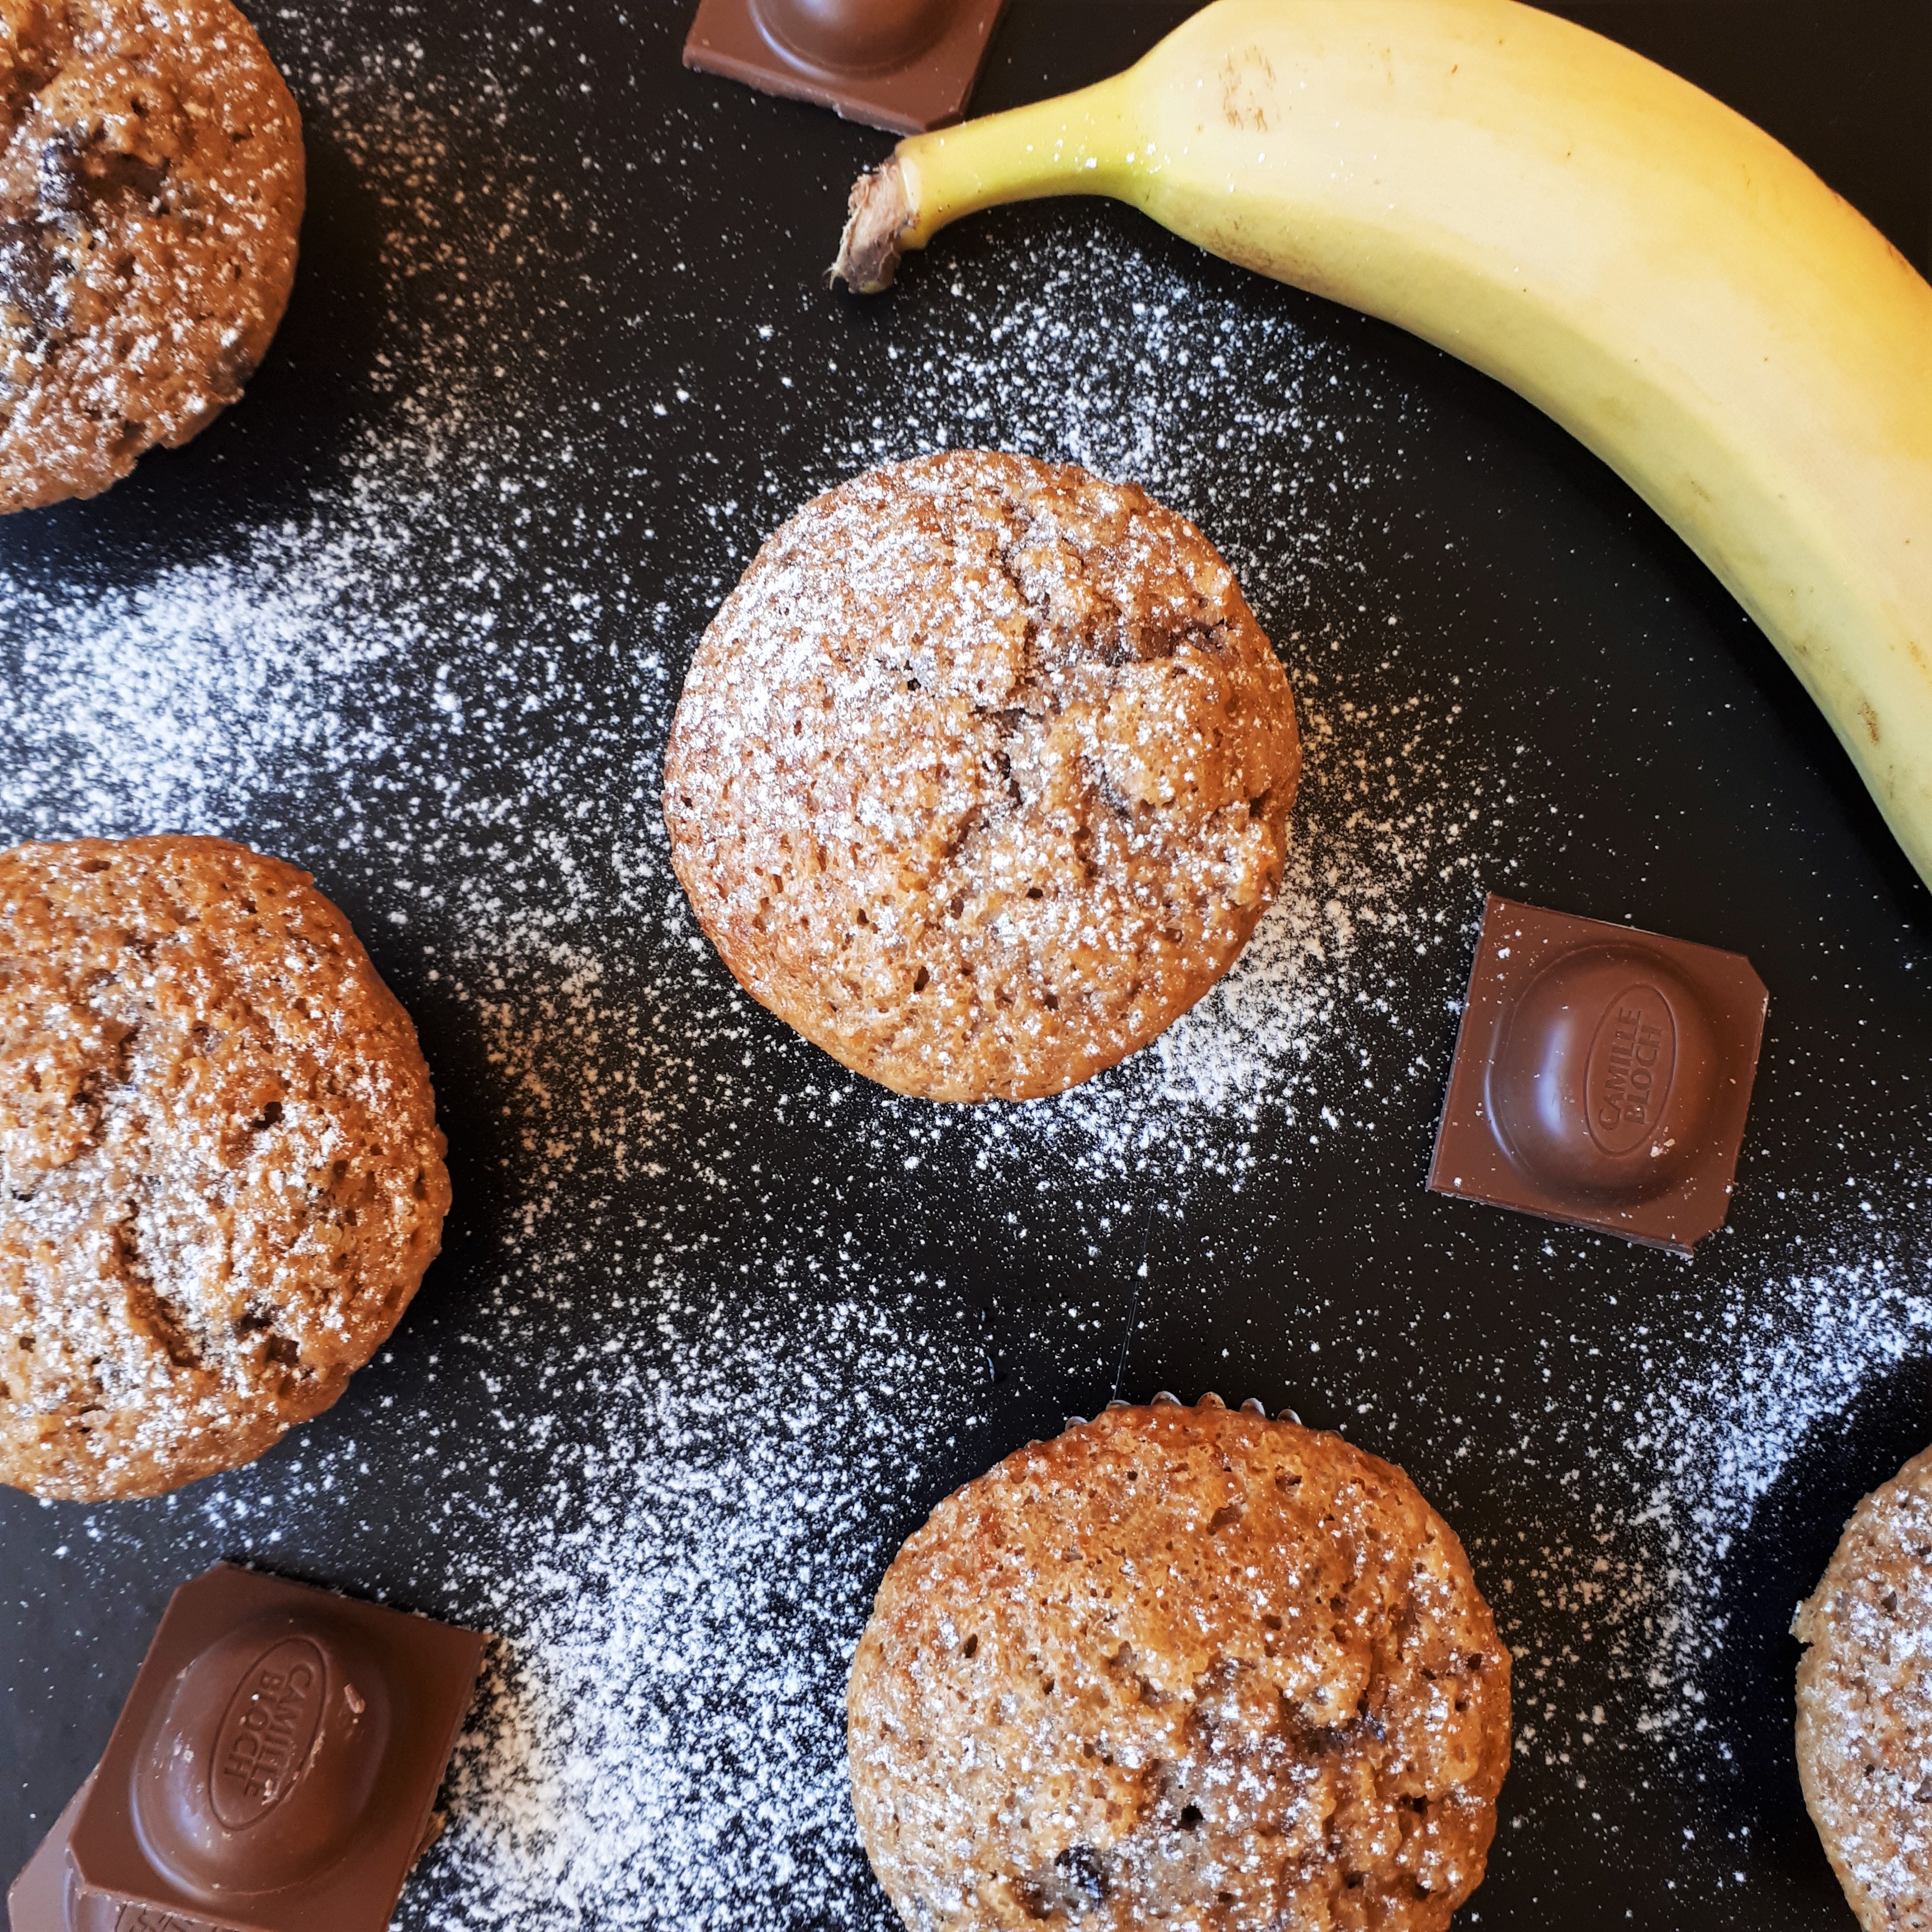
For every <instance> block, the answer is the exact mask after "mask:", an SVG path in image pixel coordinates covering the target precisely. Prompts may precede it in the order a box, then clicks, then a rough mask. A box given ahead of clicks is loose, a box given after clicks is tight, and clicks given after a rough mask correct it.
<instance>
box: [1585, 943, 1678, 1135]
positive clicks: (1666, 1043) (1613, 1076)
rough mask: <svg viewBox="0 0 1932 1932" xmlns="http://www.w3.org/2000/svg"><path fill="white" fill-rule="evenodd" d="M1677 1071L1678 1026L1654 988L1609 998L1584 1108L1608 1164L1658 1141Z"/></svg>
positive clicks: (1640, 984)
mask: <svg viewBox="0 0 1932 1932" xmlns="http://www.w3.org/2000/svg"><path fill="white" fill-rule="evenodd" d="M1676 1073H1677V1022H1676V1019H1675V1017H1674V1016H1673V1014H1672V1013H1671V1010H1670V1001H1668V1000H1667V999H1666V998H1664V995H1663V993H1662V992H1661V991H1660V990H1659V989H1658V988H1657V987H1655V986H1651V985H1649V984H1648V983H1646V982H1644V981H1642V980H1639V981H1637V982H1634V983H1632V984H1631V985H1630V986H1625V987H1624V988H1623V989H1622V990H1621V991H1620V992H1616V993H1614V994H1613V995H1611V997H1610V1002H1609V1004H1607V1006H1606V1007H1604V1016H1603V1018H1602V1019H1601V1020H1600V1021H1599V1022H1598V1024H1597V1034H1596V1037H1595V1040H1592V1042H1591V1043H1590V1058H1589V1073H1588V1074H1587V1075H1586V1085H1585V1088H1584V1095H1583V1104H1584V1107H1585V1109H1586V1111H1585V1115H1584V1120H1585V1124H1586V1125H1587V1126H1588V1127H1589V1130H1590V1138H1591V1139H1592V1140H1593V1141H1595V1142H1596V1144H1597V1145H1598V1146H1599V1147H1600V1148H1602V1149H1603V1151H1604V1153H1606V1154H1608V1155H1610V1157H1611V1158H1612V1159H1613V1160H1622V1158H1623V1157H1624V1156H1625V1154H1634V1153H1636V1151H1637V1149H1638V1148H1640V1147H1643V1146H1644V1145H1646V1144H1647V1143H1648V1144H1657V1143H1659V1142H1661V1138H1662V1132H1663V1127H1664V1113H1665V1110H1666V1109H1667V1108H1668V1107H1669V1106H1670V1088H1671V1082H1673V1079H1675V1078H1676Z"/></svg>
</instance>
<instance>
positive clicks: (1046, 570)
mask: <svg viewBox="0 0 1932 1932" xmlns="http://www.w3.org/2000/svg"><path fill="white" fill-rule="evenodd" d="M1300 771H1301V752H1300V745H1299V742H1298V739H1297V736H1296V733H1295V705H1294V700H1293V698H1292V696H1291V694H1290V693H1289V686H1288V679H1287V677H1286V674H1285V673H1283V670H1282V667H1281V664H1280V661H1279V660H1278V659H1277V658H1276V656H1275V654H1274V650H1273V649H1272V648H1271V646H1270V645H1269V643H1268V639H1267V638H1266V637H1265V636H1264V635H1263V634H1262V630H1261V627H1260V625H1258V624H1257V623H1256V621H1255V619H1254V616H1253V613H1252V612H1250V610H1249V608H1248V607H1247V602H1246V601H1245V600H1244V598H1243V597H1242V595H1241V586H1239V585H1238V583H1236V582H1235V579H1234V576H1233V574H1232V572H1231V571H1229V568H1228V567H1227V565H1226V564H1225V563H1224V562H1223V561H1222V560H1221V558H1220V554H1219V553H1217V551H1216V550H1215V548H1214V545H1213V544H1211V543H1209V542H1208V540H1207V538H1205V537H1204V536H1203V535H1202V534H1201V532H1199V530H1197V529H1195V527H1194V526H1193V524H1191V523H1189V522H1188V521H1187V520H1186V519H1185V518H1184V517H1181V516H1178V515H1177V514H1175V512H1174V511H1171V510H1167V509H1163V508H1162V507H1161V505H1160V504H1158V503H1157V502H1154V500H1153V499H1152V498H1151V497H1150V496H1148V494H1147V493H1146V492H1145V491H1144V490H1141V489H1139V488H1137V487H1135V486H1134V485H1133V484H1113V483H1107V482H1103V481H1101V480H1100V478H1098V477H1095V476H1091V475H1088V473H1087V472H1085V470H1082V469H1075V468H1073V467H1072V466H1067V465H1054V464H1050V463H1037V462H1035V461H1034V460H1031V459H1030V458H1026V457H1021V456H1009V455H997V454H992V453H989V452H985V451H980V450H955V451H950V452H946V453H944V454H941V455H935V456H928V457H921V458H917V459H916V460H913V461H912V462H909V463H893V464H890V465H889V466H886V467H885V468H883V469H876V470H873V471H871V472H868V474H866V475H862V476H859V477H856V478H853V480H852V481H849V482H847V483H845V484H841V486H840V487H838V488H837V489H835V490H832V491H830V492H829V493H828V494H826V495H825V496H820V497H819V498H817V499H816V500H815V501H814V502H810V503H808V504H807V505H805V508H803V509H802V510H801V511H799V513H798V514H796V516H794V517H793V518H792V519H791V520H790V522H788V523H786V524H785V525H784V527H783V528H782V529H780V530H779V531H778V532H777V533H776V534H775V535H774V536H773V537H772V538H771V539H770V540H769V541H768V542H767V543H766V544H765V546H764V547H763V549H762V550H760V551H759V553H758V554H757V557H756V559H754V561H753V562H752V564H751V568H749V569H748V570H747V571H745V575H744V577H743V580H742V581H741V582H740V583H739V585H738V587H737V588H736V590H734V591H733V592H732V594H731V595H730V597H729V598H727V599H726V601H725V602H724V606H723V607H722V608H721V610H719V611H718V615H717V616H716V618H715V619H714V620H713V621H712V625H711V626H710V628H709V630H707V631H706V633H705V635H704V637H703V641H702V643H700V645H699V646H698V648H697V654H696V656H695V657H694V659H693V661H692V664H691V672H690V675H689V676H688V678H687V679H685V685H684V692H683V695H682V699H681V700H680V701H679V705H678V709H677V716H676V721H675V723H674V724H673V727H672V730H671V736H670V747H669V749H668V751H667V753H666V755H665V759H664V817H665V820H666V822H667V825H668V826H669V828H670V839H671V857H672V862H673V864H674V865H676V868H677V874H678V877H679V878H680V879H681V880H682V881H683V883H684V887H685V891H686V892H688V894H689V895H690V898H691V905H692V907H694V910H695V911H696V913H697V919H698V922H699V924H700V926H703V929H704V931H705V932H706V934H707V935H709V938H710V939H711V941H712V944H714V945H715V947H717V948H718V952H719V953H720V954H721V956H723V958H724V963H725V964H726V965H727V966H728V967H729V968H730V970H731V971H732V972H733V974H735V975H736V977H737V979H738V980H739V983H740V984H741V985H742V986H744V988H745V990H746V991H747V992H749V993H750V994H751V996H752V997H753V998H754V999H756V1000H757V1001H760V1002H761V1003H762V1004H763V1005H765V1006H766V1007H769V1008H770V1009H771V1010H772V1012H774V1013H776V1014H778V1016H780V1017H781V1019H785V1020H787V1021H788V1022H790V1024H791V1025H793V1026H794V1027H796V1028H797V1029H798V1031H799V1032H800V1033H802V1034H804V1035H805V1037H806V1038H807V1039H808V1040H814V1041H816V1042H817V1044H818V1045H819V1046H822V1047H823V1048H824V1049H825V1050H826V1052H828V1053H829V1054H831V1055H832V1056H833V1057H834V1058H835V1059H837V1060H839V1061H842V1062H843V1063H844V1064H845V1065H846V1066H847V1067H851V1068H852V1069H853V1070H855V1071H856V1072H858V1073H863V1074H865V1075H866V1076H868V1077H869V1078H870V1079H874V1080H877V1081H880V1082H883V1084H884V1085H886V1086H888V1087H891V1088H896V1089H897V1090H898V1091H899V1092H901V1093H903V1094H918V1095H922V1096H923V1097H926V1098H928V1099H930V1100H992V1099H1004V1100H1028V1099H1032V1098H1034V1097H1037V1096H1040V1095H1042V1094H1057V1093H1059V1092H1061V1091H1063V1090H1064V1089H1065V1088H1069V1087H1071V1086H1073V1085H1075V1084H1076V1082H1079V1081H1082V1080H1085V1079H1087V1078H1088V1076H1090V1075H1091V1074H1094V1073H1098V1072H1099V1071H1100V1070H1101V1069H1102V1068H1103V1067H1111V1066H1112V1065H1113V1064H1115V1061H1119V1060H1122V1059H1124V1058H1126V1057H1127V1055H1129V1054H1130V1053H1133V1052H1135V1051H1136V1049H1139V1048H1140V1047H1142V1046H1145V1045H1146V1044H1147V1043H1148V1041H1150V1040H1152V1039H1154V1037H1155V1036H1156V1035H1157V1034H1159V1033H1160V1031H1162V1030H1163V1028H1166V1026H1168V1025H1169V1024H1170V1023H1171V1022H1173V1021H1174V1020H1175V1019H1177V1018H1178V1017H1179V1016H1180V1015H1181V1014H1182V1013H1184V1012H1186V1011H1187V1009H1188V1008H1189V1007H1191V1006H1192V1005H1193V1004H1194V1002H1195V1001H1196V1000H1198V999H1199V998H1201V996H1202V994H1204V993H1205V992H1207V991H1208V988H1209V987H1211V986H1213V985H1214V982H1215V981H1216V980H1218V979H1219V978H1220V977H1221V976H1222V974H1224V973H1225V972H1226V971H1227V970H1228V968H1229V967H1230V966H1231V965H1233V964H1234V962H1235V959H1236V957H1237V956H1238V954H1239V953H1240V952H1241V948H1242V947H1243V946H1244V945H1245V944H1247V938H1248V935H1250V933H1251V932H1253V930H1254V929H1255V926H1256V922H1258V921H1259V919H1260V918H1261V916H1262V913H1264V912H1265V910H1267V909H1268V905H1269V904H1270V903H1271V901H1273V899H1274V895H1275V893H1276V892H1277V889H1278V888H1279V886H1280V882H1281V874H1282V866H1283V858H1284V854H1285V850H1286V837H1287V833H1286V826H1287V820H1288V814H1289V806H1290V805H1291V804H1292V802H1293V800H1294V797H1295V784H1296V781H1297V779H1298V776H1299V775H1300Z"/></svg>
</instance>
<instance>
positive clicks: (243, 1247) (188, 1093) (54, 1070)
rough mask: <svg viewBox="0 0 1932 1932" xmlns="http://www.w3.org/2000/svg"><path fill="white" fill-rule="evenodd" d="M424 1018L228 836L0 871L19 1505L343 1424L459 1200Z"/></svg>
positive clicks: (120, 1492) (68, 848)
mask: <svg viewBox="0 0 1932 1932" xmlns="http://www.w3.org/2000/svg"><path fill="white" fill-rule="evenodd" d="M443 1145H444V1144H443V1136H442V1134H441V1133H440V1132H439V1131H438V1130H437V1125H436V1111H435V1101H434V1096H433V1094H431V1089H430V1081H429V1071H428V1068H427V1067H425V1065H424V1064H423V1058H422V1051H421V1049H420V1048H419V1046H417V1043H416V1029H415V1028H414V1027H413V1025H411V1024H410V1018H409V1016H408V1015H407V1013H404V1010H403V1009H402V1007H401V1006H400V1005H399V1004H398V1002H397V1001H396V999H395V995H392V993H391V992H390V991H389V989H388V988H387V987H386V986H384V985H383V982H382V980H381V979H380V977H378V976H377V972H376V969H375V967H374V965H373V964H372V963H371V960H370V958H369V956H368V953H366V952H365V950H363V947H362V942H361V941H359V940H358V939H357V938H356V935H355V934H354V932H353V931H352V930H351V929H350V925H349V922H348V921H347V919H344V917H343V916H342V914H341V913H340V912H338V910H336V909H335V907H334V906H332V904H330V903H329V901H328V900H327V899H326V898H323V895H322V894H321V893H320V892H317V890H316V889H315V888H314V883H313V882H312V881H311V879H310V877H309V876H308V874H307V873H305V872H301V871H297V870H296V868H294V867H293V865H286V864H284V862H282V861H281V859H268V858H263V857H262V856H260V855H259V854H257V853H254V852H251V851H249V850H247V849H246V848H245V847H242V846H240V845H235V844H229V842H228V841H226V839H220V838H184V837H163V838H129V839H118V840H117V839H101V838H83V839H77V840H75V841H73V842H71V843H69V844H32V845H20V846H16V847H14V848H13V850H11V851H9V852H5V853H0V1481H5V1482H7V1483H10V1484H14V1485H15V1486H17V1487H19V1488H21V1489H24V1490H30V1491H31V1492H32V1493H34V1495H36V1496H58V1497H70V1498H77V1499H86V1500H93V1499H99V1498H105V1497H113V1496H154V1495H157V1494H159V1493H160V1492H162V1491H163V1490H169V1489H172V1488H174V1487H176V1486H178V1484H182V1483H185V1482H188V1481H192V1480H193V1478H196V1477H197V1476H202V1475H208V1473H210V1472H211V1471H214V1470H217V1469H231V1468H233V1467H234V1466H236V1465H237V1464H239V1463H245V1462H247V1461H248V1460H250V1459H251V1458H252V1457H256V1456H258V1455H260V1454H261V1453H262V1451H263V1450H264V1449H266V1448H268V1447H269V1445H271V1444H272V1443H273V1442H275V1441H276V1440H277V1439H278V1438H279V1437H280V1436H281V1435H282V1434H283V1433H284V1431H285V1430H287V1429H288V1427H290V1425H291V1424H293V1423H297V1422H302V1421H307V1420H308V1418H310V1417H311V1416H313V1415H317V1414H318V1413H319V1412H320V1411H321V1410H323V1409H326V1408H327V1407H328V1406H329V1404H330V1403H332V1402H333V1401H335V1399H336V1397H338V1396H339V1395H340V1394H341V1393H342V1391H343V1389H344V1386H345V1385H347V1382H348V1379H349V1377H350V1375H351V1374H352V1373H353V1372H354V1371H355V1370H357V1369H359V1368H360V1367H362V1364H364V1363H365V1361H368V1358H369V1357H370V1355H371V1354H372V1353H373V1352H374V1350H375V1349H376V1348H377V1346H379V1345H380V1343H381V1342H382V1341H383V1339H384V1337H386V1336H387V1335H388V1334H389V1332H390V1331H391V1330H392V1328H395V1325H396V1322H397V1320H398V1318H399V1317H400V1316H401V1314H402V1312H403V1310H404V1309H405V1308H406V1307H407V1306H408V1305H409V1302H410V1298H411V1296H413V1295H414V1294H415V1292H416V1287H417V1285H418V1284H419V1283H420V1282H421V1280H422V1275H423V1271H424V1270H425V1268H427V1267H428V1265H429V1263H430V1262H431V1260H432V1259H434V1257H435V1255H436V1252H437V1247H438V1245H439V1244H440V1240H441V1236H442V1228H443V1216H444V1214H445V1213H446V1211H447V1210H448V1208H449V1177H448V1175H446V1172H445V1171H444V1168H443Z"/></svg>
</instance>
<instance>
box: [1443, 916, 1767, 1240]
mask: <svg viewBox="0 0 1932 1932" xmlns="http://www.w3.org/2000/svg"><path fill="white" fill-rule="evenodd" d="M1767 1004H1768V995H1767V994H1766V991H1765V987H1764V983H1763V981H1762V980H1760V979H1759V977H1758V976H1757V974H1756V973H1755V972H1754V971H1752V970H1751V962H1749V961H1748V959H1744V958H1742V956H1739V954H1737V953H1721V952H1719V951H1718V950H1715V948H1713V947H1708V946H1698V945H1694V944H1691V942H1690V941H1687V940H1681V939H1668V938H1664V937H1662V936H1661V935H1658V934H1656V933H1651V932H1639V931H1637V930H1635V929H1633V928H1631V927H1629V926H1613V925H1610V924H1607V923H1606V922H1604V921H1602V920H1600V919H1576V918H1572V917H1571V916H1569V915H1568V914H1566V913H1556V912H1550V911H1547V910H1544V909H1542V908H1541V907H1536V906H1529V905H1523V904H1520V903H1518V902H1517V901H1514V900H1511V899H1504V898H1496V897H1494V896H1492V897H1491V898H1490V901H1489V903H1488V904H1487V907H1486V908H1485V910H1484V916H1483V929H1482V936H1481V939H1480V940H1479V941H1478V945H1477V948H1476V962H1475V968H1474V969H1473V971H1472V973H1471V974H1470V977H1469V1001H1468V1004H1467V1005H1466V1007H1465V1009H1464V1010H1463V1025H1462V1030H1461V1032H1460V1034H1459V1036H1458V1037H1457V1043H1456V1058H1455V1062H1454V1066H1453V1067H1451V1071H1450V1076H1449V1092H1448V1099H1447V1100H1446V1102H1445V1105H1444V1107H1443V1111H1442V1125H1441V1127H1439V1130H1437V1133H1436V1154H1435V1158H1434V1160H1433V1161H1432V1162H1431V1163H1430V1171H1429V1185H1430V1187H1431V1188H1433V1190H1436V1192H1437V1193H1442V1194H1455V1195H1460V1196H1463V1197H1465V1198H1466V1199H1471V1200H1476V1201H1484V1202H1490V1204H1492V1205H1494V1206H1496V1207H1501V1208H1518V1209H1520V1210H1521V1211H1523V1212H1524V1213H1526V1214H1538V1215H1541V1216H1543V1217H1545V1218H1546V1219H1547V1220H1553V1221H1564V1222H1568V1223H1571V1224H1573V1225H1574V1226H1580V1227H1586V1228H1595V1229H1601V1230H1603V1231H1604V1232H1606V1233H1608V1234H1613V1235H1622V1236H1624V1237H1625V1238H1626V1239H1628V1240H1630V1241H1642V1242H1646V1243H1648V1244H1651V1245H1652V1246H1655V1247H1665V1248H1670V1249H1673V1250H1676V1252H1677V1253H1681V1254H1688V1253H1691V1250H1692V1249H1693V1248H1694V1247H1695V1246H1696V1244H1697V1242H1699V1241H1701V1240H1702V1239H1703V1238H1704V1236H1705V1235H1708V1234H1710V1233H1712V1232H1713V1231H1714V1230H1715V1229H1718V1227H1720V1226H1722V1225H1723V1223H1724V1217H1725V1214H1726V1213H1727V1211H1728V1209H1729V1208H1730V1196H1731V1189H1732V1187H1733V1183H1734V1181H1735V1178H1736V1172H1737V1163H1738V1153H1739V1147H1740V1145H1741V1144H1742V1141H1743V1139H1744V1129H1745V1114H1746V1112H1747V1111H1748V1109H1749V1107H1750V1104H1751V1086H1752V1084H1753V1082H1754V1079H1755V1078H1756V1076H1757V1062H1758V1055H1759V1052H1760V1049H1761V1047H1762V1046H1763V1037H1764V1020H1765V1013H1766V1007H1767Z"/></svg>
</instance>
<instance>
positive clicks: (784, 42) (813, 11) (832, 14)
mask: <svg viewBox="0 0 1932 1932" xmlns="http://www.w3.org/2000/svg"><path fill="white" fill-rule="evenodd" d="M950 12H951V8H950V7H949V6H948V5H947V0H751V15H752V18H753V19H754V20H756V21H757V23H758V26H759V27H760V29H761V30H762V31H763V34H764V36H765V38H766V40H769V41H771V42H772V43H774V44H775V46H777V48H778V51H779V52H781V53H783V54H787V55H790V56H791V58H793V59H795V60H799V61H802V62H804V63H805V65H807V66H809V67H815V68H819V69H820V70H821V71H825V72H828V73H832V74H871V73H875V72H877V71H880V69H882V68H891V67H898V66H901V65H904V63H905V62H907V61H909V60H910V59H911V58H913V55H916V54H921V53H923V52H925V51H926V49H927V48H928V47H929V46H931V45H932V43H933V42H934V41H935V40H937V39H938V37H939V32H940V29H941V28H942V27H944V26H945V25H946V23H947V17H948V15H949V14H950Z"/></svg>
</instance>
